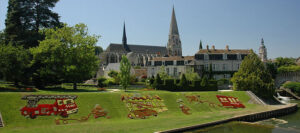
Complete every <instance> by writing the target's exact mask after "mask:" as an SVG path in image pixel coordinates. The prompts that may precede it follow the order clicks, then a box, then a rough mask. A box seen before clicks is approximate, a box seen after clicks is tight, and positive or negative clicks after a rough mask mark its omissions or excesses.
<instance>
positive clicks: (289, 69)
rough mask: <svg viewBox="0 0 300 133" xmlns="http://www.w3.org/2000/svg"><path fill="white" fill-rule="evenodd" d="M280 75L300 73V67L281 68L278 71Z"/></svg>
mask: <svg viewBox="0 0 300 133" xmlns="http://www.w3.org/2000/svg"><path fill="white" fill-rule="evenodd" d="M277 72H278V73H285V72H300V66H281V67H279V68H278V69H277Z"/></svg>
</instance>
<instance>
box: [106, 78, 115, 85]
mask: <svg viewBox="0 0 300 133" xmlns="http://www.w3.org/2000/svg"><path fill="white" fill-rule="evenodd" d="M115 84H116V83H115V79H114V78H107V79H106V80H105V81H104V86H111V85H115Z"/></svg>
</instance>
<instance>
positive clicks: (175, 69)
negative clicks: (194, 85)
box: [173, 67, 177, 76]
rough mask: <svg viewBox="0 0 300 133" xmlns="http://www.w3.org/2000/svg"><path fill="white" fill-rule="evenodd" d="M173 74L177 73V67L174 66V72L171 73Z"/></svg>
mask: <svg viewBox="0 0 300 133" xmlns="http://www.w3.org/2000/svg"><path fill="white" fill-rule="evenodd" d="M173 75H174V76H176V75H177V68H176V67H175V68H174V74H173Z"/></svg>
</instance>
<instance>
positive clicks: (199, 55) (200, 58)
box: [195, 54, 204, 60]
mask: <svg viewBox="0 0 300 133" xmlns="http://www.w3.org/2000/svg"><path fill="white" fill-rule="evenodd" d="M195 59H196V60H204V54H196V55H195Z"/></svg>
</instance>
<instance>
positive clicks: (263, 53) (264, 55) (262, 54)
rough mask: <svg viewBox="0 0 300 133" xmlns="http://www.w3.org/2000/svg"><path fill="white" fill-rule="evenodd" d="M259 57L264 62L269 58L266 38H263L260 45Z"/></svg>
mask: <svg viewBox="0 0 300 133" xmlns="http://www.w3.org/2000/svg"><path fill="white" fill-rule="evenodd" d="M259 58H260V59H261V61H262V62H266V61H267V60H268V58H267V48H266V46H265V44H264V39H263V38H262V39H261V45H260V47H259Z"/></svg>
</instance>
